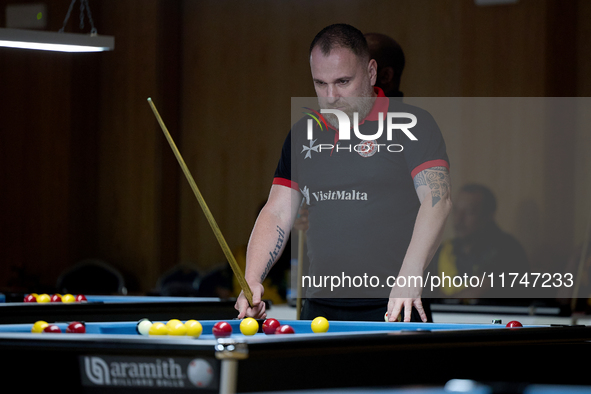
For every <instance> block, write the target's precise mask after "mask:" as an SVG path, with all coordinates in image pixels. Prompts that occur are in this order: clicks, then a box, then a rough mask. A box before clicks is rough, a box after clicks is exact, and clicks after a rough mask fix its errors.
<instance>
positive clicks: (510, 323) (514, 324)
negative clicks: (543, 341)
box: [505, 320, 523, 328]
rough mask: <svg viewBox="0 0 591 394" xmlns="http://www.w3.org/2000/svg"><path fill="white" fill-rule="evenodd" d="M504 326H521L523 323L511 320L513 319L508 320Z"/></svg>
mask: <svg viewBox="0 0 591 394" xmlns="http://www.w3.org/2000/svg"><path fill="white" fill-rule="evenodd" d="M505 327H510V328H514V327H523V324H521V323H519V322H518V321H517V320H513V321H510V322H509V323H507V325H506V326H505Z"/></svg>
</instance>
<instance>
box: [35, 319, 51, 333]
mask: <svg viewBox="0 0 591 394" xmlns="http://www.w3.org/2000/svg"><path fill="white" fill-rule="evenodd" d="M48 325H49V323H47V322H46V321H43V320H39V321H38V322H35V324H33V328H31V332H34V333H37V334H38V333H41V332H43V330H44V329H45V327H47V326H48Z"/></svg>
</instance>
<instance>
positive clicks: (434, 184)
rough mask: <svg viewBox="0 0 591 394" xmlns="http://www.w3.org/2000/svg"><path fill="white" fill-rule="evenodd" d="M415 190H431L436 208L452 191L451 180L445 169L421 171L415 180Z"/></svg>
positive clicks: (436, 168) (433, 168)
mask: <svg viewBox="0 0 591 394" xmlns="http://www.w3.org/2000/svg"><path fill="white" fill-rule="evenodd" d="M414 184H415V190H416V189H418V188H419V186H428V187H429V189H431V201H432V204H433V205H432V206H435V204H437V203H438V202H439V201H441V199H442V198H443V197H445V196H446V195H447V194H448V193H449V191H450V185H451V179H450V176H449V172H448V171H447V168H445V167H432V168H429V169H427V170H424V171H421V172H420V173H419V174H417V175H416V176H415V178H414Z"/></svg>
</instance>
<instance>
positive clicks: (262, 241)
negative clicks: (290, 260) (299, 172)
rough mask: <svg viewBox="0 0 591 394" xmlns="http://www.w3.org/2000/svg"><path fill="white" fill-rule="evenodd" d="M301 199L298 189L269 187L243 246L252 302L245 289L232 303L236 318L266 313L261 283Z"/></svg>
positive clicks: (289, 226)
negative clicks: (246, 241)
mask: <svg viewBox="0 0 591 394" xmlns="http://www.w3.org/2000/svg"><path fill="white" fill-rule="evenodd" d="M301 199H302V196H301V194H300V192H299V191H297V190H294V189H292V188H289V187H286V186H282V185H273V186H272V187H271V193H270V194H269V199H268V200H267V203H266V204H265V206H264V207H263V209H262V210H261V213H260V214H259V217H258V218H257V221H256V223H255V225H254V228H253V229H252V233H251V235H250V240H249V241H248V248H247V250H246V272H245V274H244V277H245V279H246V282H247V283H248V285H249V286H250V289H251V291H252V303H253V305H252V307H250V306H249V304H248V300H247V299H246V297H245V296H244V291H243V292H241V293H240V295H239V296H238V300H236V305H235V308H236V309H237V310H238V318H239V319H242V318H244V317H254V318H256V319H264V318H265V317H266V316H267V314H266V312H265V303H264V302H262V301H261V300H262V297H263V294H264V292H265V289H264V288H263V285H262V283H263V281H264V280H265V278H266V277H267V275H268V274H269V271H270V270H271V267H273V265H274V264H275V263H276V262H277V260H278V259H279V257H280V256H281V253H283V250H284V248H285V244H286V243H287V239H288V238H289V233H290V231H291V226H292V224H293V221H294V218H295V215H296V213H297V210H298V208H299V205H300V201H301ZM287 253H290V251H287Z"/></svg>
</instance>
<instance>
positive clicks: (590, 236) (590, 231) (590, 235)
mask: <svg viewBox="0 0 591 394" xmlns="http://www.w3.org/2000/svg"><path fill="white" fill-rule="evenodd" d="M589 243H591V212H590V214H589V220H588V222H587V230H586V231H585V238H584V239H583V248H582V250H581V258H580V259H579V266H578V269H577V277H576V278H575V287H574V289H573V295H572V298H571V300H570V311H571V314H572V313H573V312H574V311H575V308H576V306H577V295H578V293H579V287H580V286H581V276H582V275H583V269H584V267H585V260H586V258H587V250H588V248H589Z"/></svg>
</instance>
